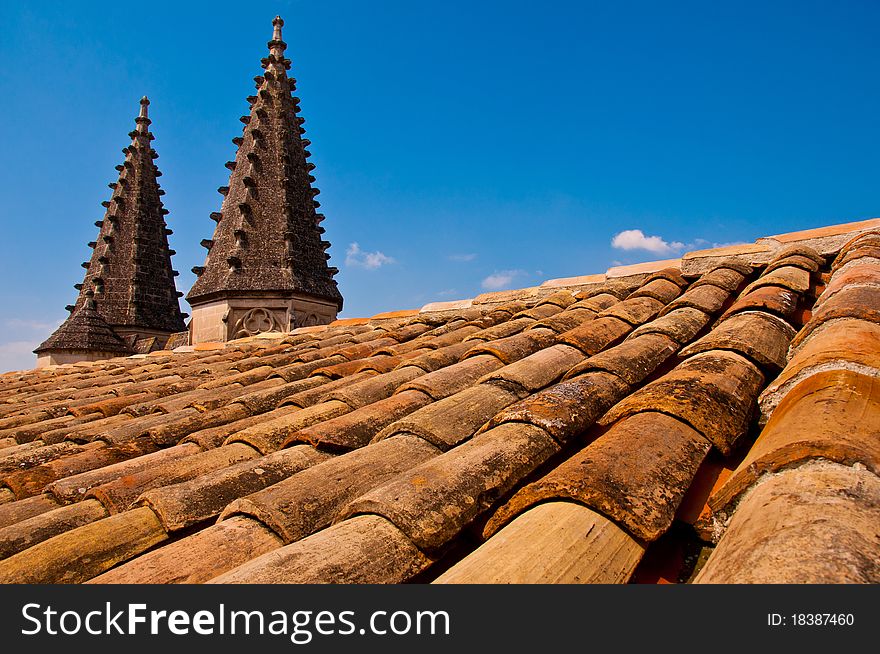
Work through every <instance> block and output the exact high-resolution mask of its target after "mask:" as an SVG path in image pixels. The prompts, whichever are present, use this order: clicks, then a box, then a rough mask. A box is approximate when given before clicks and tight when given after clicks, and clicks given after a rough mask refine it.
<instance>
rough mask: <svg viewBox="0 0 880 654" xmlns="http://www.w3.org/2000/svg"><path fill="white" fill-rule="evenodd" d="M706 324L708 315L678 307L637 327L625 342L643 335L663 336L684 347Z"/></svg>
mask: <svg viewBox="0 0 880 654" xmlns="http://www.w3.org/2000/svg"><path fill="white" fill-rule="evenodd" d="M708 324H709V314H707V313H705V312H703V311H700V310H699V309H694V308H693V307H680V308H678V309H673V310H672V311H670V312H669V313H667V314H664V315H663V316H662V317H660V318H655V319H654V320H652V321H651V322H648V323H645V324H644V325H641V326H639V327H637V328H636V329H635V330H634V331H633V332H632V334H630V335H629V336H627V340H629V339H633V338H638V337H639V336H642V335H644V334H663V335H664V336H668V337H669V338H671V339H672V340H674V341H675V342H676V343H678V344H679V345H684V344H686V343H690V342H691V341H692V340H693V338H694V337H695V336H696V335H697V334H699V333H700V331H702V330H703V329H704V328H705V327H706V325H708Z"/></svg>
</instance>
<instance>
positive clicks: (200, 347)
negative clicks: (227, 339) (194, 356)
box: [193, 342, 226, 352]
mask: <svg viewBox="0 0 880 654" xmlns="http://www.w3.org/2000/svg"><path fill="white" fill-rule="evenodd" d="M225 347H226V343H211V342H206V343H197V344H196V345H194V346H193V351H195V352H207V351H209V350H222V349H224V348H225Z"/></svg>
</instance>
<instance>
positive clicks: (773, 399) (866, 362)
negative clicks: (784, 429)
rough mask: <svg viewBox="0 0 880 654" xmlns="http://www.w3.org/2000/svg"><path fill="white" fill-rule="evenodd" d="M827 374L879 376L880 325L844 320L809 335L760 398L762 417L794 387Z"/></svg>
mask: <svg viewBox="0 0 880 654" xmlns="http://www.w3.org/2000/svg"><path fill="white" fill-rule="evenodd" d="M829 370H853V371H859V372H861V373H862V374H865V375H868V376H871V375H878V374H880V325H877V324H874V323H871V322H867V321H864V320H857V319H851V318H850V319H846V318H845V319H841V320H834V321H831V322H828V323H826V324H825V325H823V326H822V327H821V328H820V329H817V330H816V331H815V332H813V334H812V336H811V337H810V338H809V339H807V340H806V341H805V342H804V343H803V344H802V346H801V347H800V349H798V350H797V351H796V352H795V353H793V356H792V357H791V358H790V360H789V362H788V365H787V366H786V367H785V370H783V371H782V373H781V374H780V375H779V376H778V377H777V378H776V379H774V380H773V381H772V382H771V383H770V384H769V386H768V387H767V388H766V389H765V390H764V392H763V393H762V394H761V399H760V404H761V412H762V414H763V416H765V417H769V416H770V415H771V414H772V413H773V411H774V410H775V408H776V405H778V404H779V402H780V401H781V400H782V398H784V397H785V395H786V394H787V393H788V391H789V390H791V388H793V387H794V386H795V385H796V384H797V383H799V382H800V381H802V380H803V379H806V378H807V377H809V376H810V375H812V374H816V373H817V372H823V371H829Z"/></svg>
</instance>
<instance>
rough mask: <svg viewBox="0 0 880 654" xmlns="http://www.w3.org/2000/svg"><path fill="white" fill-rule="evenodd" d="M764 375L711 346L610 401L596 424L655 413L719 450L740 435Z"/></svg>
mask: <svg viewBox="0 0 880 654" xmlns="http://www.w3.org/2000/svg"><path fill="white" fill-rule="evenodd" d="M763 385H764V375H763V374H761V372H760V371H759V370H758V368H757V367H756V366H755V365H754V364H752V363H751V362H749V361H748V360H747V359H745V358H744V357H742V356H741V355H739V354H735V353H733V352H726V351H723V350H713V351H711V352H704V353H701V354H697V355H694V356H692V357H691V358H689V359H686V360H685V361H684V362H682V363H681V364H679V365H678V366H677V367H676V368H674V369H673V370H672V371H670V372H668V373H667V374H665V375H664V376H663V377H661V378H660V379H658V380H657V381H654V382H651V383H650V384H648V385H647V386H645V387H644V388H642V389H641V390H638V391H636V392H635V393H633V394H632V395H630V396H629V397H627V398H626V399H624V400H623V401H621V402H619V403H618V404H617V405H615V406H614V407H613V408H612V409H611V410H610V411H609V412H608V413H606V414H605V415H604V416H603V417H602V418H601V419H600V420H599V423H600V424H603V425H610V424H613V423H614V422H616V421H617V420H620V419H622V418H625V417H627V416H631V415H635V414H636V413H640V412H643V411H660V412H663V413H667V414H669V415H671V416H676V417H677V418H679V419H680V420H682V421H684V422H685V423H687V424H689V425H692V426H693V427H694V428H695V429H697V430H698V431H699V432H700V433H701V434H703V436H705V437H706V438H707V439H708V440H709V441H710V442H711V443H712V444H713V445H715V447H717V448H718V449H719V451H721V452H722V453H723V454H729V453H730V451H731V450H732V449H733V448H734V447H735V445H736V444H737V442H738V441H739V439H740V438H741V437H742V436H744V435H745V433H746V431H747V429H748V425H749V422H750V420H751V418H752V416H753V414H754V412H755V409H756V400H757V398H758V393H759V392H760V390H761V388H762V387H763Z"/></svg>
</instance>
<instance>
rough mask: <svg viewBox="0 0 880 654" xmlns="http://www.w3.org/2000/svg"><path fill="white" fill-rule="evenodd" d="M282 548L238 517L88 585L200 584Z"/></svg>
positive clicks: (148, 554) (268, 533) (261, 527)
mask: <svg viewBox="0 0 880 654" xmlns="http://www.w3.org/2000/svg"><path fill="white" fill-rule="evenodd" d="M281 545H282V542H281V539H280V538H278V536H276V535H275V533H274V532H273V531H272V530H270V529H269V528H267V527H265V526H264V525H262V524H260V523H259V522H256V521H254V520H250V519H248V518H244V517H240V516H239V517H234V518H230V519H229V520H224V521H223V522H220V523H219V524H216V525H212V526H210V527H207V528H205V529H202V530H201V531H197V532H196V533H194V534H192V535H191V536H187V537H186V538H181V539H180V540H176V541H172V542H171V543H169V544H167V545H165V546H164V547H160V548H158V549H154V550H151V551H149V552H146V553H144V554H142V555H141V556H139V557H137V558H135V559H133V560H131V561H129V562H128V563H124V564H122V565H119V566H117V567H115V568H112V569H110V570H108V571H107V572H105V573H103V574H101V575H98V576H97V577H95V578H93V579H91V580H89V581H88V582H87V583H99V584H171V583H190V584H199V583H204V582H206V581H209V580H210V579H212V578H213V577H216V576H217V575H220V574H222V573H223V572H226V571H228V570H231V569H233V568H236V567H238V566H239V565H242V564H244V563H247V562H248V561H250V560H251V559H256V558H257V557H259V556H260V555H261V554H264V553H266V552H269V551H271V550H275V549H277V548H278V547H280V546H281Z"/></svg>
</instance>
